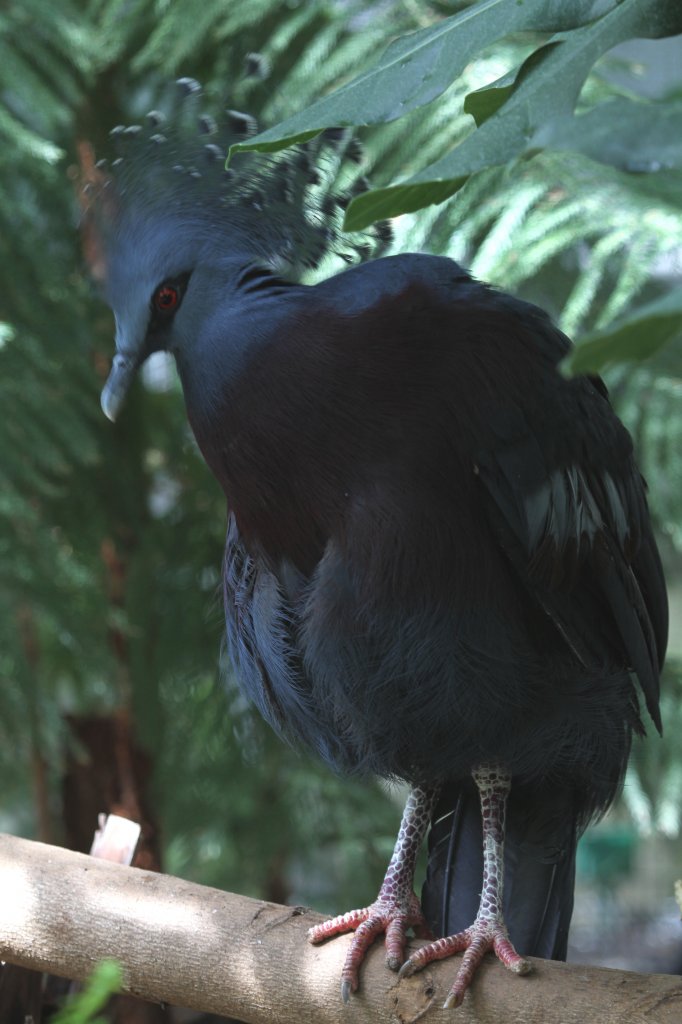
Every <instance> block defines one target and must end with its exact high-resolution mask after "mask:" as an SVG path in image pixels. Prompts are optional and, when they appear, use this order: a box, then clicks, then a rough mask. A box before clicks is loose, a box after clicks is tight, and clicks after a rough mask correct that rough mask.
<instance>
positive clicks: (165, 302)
mask: <svg viewBox="0 0 682 1024" xmlns="http://www.w3.org/2000/svg"><path fill="white" fill-rule="evenodd" d="M179 301H180V295H179V293H178V290H177V288H173V286H172V285H170V284H162V285H161V287H160V288H157V289H156V292H155V293H154V306H155V307H156V309H157V310H158V311H159V313H172V312H173V310H174V309H175V308H176V307H177V305H178V302H179Z"/></svg>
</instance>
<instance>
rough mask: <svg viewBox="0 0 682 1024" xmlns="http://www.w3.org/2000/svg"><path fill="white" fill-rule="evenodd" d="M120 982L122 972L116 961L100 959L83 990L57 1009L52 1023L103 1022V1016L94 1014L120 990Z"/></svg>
mask: <svg viewBox="0 0 682 1024" xmlns="http://www.w3.org/2000/svg"><path fill="white" fill-rule="evenodd" d="M122 984H123V974H122V971H121V965H120V964H119V963H118V961H117V960H102V961H100V963H98V964H97V966H96V967H95V968H94V969H93V971H92V974H91V975H90V977H89V978H88V980H87V981H86V982H85V983H84V985H83V991H82V992H79V993H78V995H77V996H74V998H73V999H72V1000H71V1001H70V1002H69V1005H68V1006H65V1007H64V1009H63V1010H60V1011H59V1013H58V1014H57V1015H56V1017H55V1018H54V1024H104V1018H103V1017H96V1016H95V1014H96V1013H99V1011H100V1010H101V1009H103V1008H104V1006H105V1005H106V1003H107V1002H108V1001H109V999H110V998H111V997H112V996H113V995H114V994H115V993H116V992H118V991H120V989H121V986H122Z"/></svg>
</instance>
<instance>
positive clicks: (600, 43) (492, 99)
mask: <svg viewBox="0 0 682 1024" xmlns="http://www.w3.org/2000/svg"><path fill="white" fill-rule="evenodd" d="M677 32H682V4H681V3H680V2H679V0H623V2H622V3H620V4H619V5H618V7H616V8H615V9H613V10H611V11H610V12H609V13H608V14H606V15H605V16H604V17H602V18H601V19H600V20H599V21H598V22H596V23H593V24H590V25H586V26H584V27H582V28H579V29H575V30H574V31H572V32H568V33H565V34H563V35H562V36H560V37H559V38H557V39H555V40H552V43H558V44H559V45H548V46H545V47H543V48H542V50H540V51H538V52H536V53H535V54H533V55H532V56H531V57H530V58H529V59H528V61H526V63H525V65H524V66H523V68H522V69H521V70H520V72H519V74H518V75H517V76H516V79H515V80H514V82H513V83H511V84H510V83H509V82H508V81H503V82H497V83H495V85H494V86H493V87H492V89H493V90H495V91H494V92H493V93H492V94H491V95H489V96H486V91H485V90H481V91H479V92H478V93H476V94H475V97H474V96H472V97H471V98H470V100H469V108H470V109H471V110H472V111H473V112H474V113H475V114H476V117H477V118H478V120H479V122H480V126H479V127H478V129H477V130H476V131H474V132H472V134H471V135H469V136H467V138H466V139H465V140H464V141H463V142H462V143H461V144H460V145H459V146H458V147H457V148H456V149H454V150H453V151H452V152H450V153H448V154H447V155H446V156H444V157H443V158H442V159H440V160H438V161H437V162H436V163H434V164H432V165H431V166H430V167H427V168H426V169H425V170H423V171H421V172H420V173H419V174H416V175H415V176H414V177H412V178H410V179H408V180H407V181H406V182H404V183H403V184H400V185H395V186H391V187H389V188H385V189H378V190H376V191H374V192H368V193H365V194H364V195H361V196H358V197H357V198H356V199H355V200H354V201H353V202H352V203H351V205H350V207H349V209H348V212H347V216H346V228H347V229H348V230H357V229H359V228H361V227H364V226H366V225H367V224H370V223H372V221H375V220H379V219H382V218H386V217H392V216H396V215H398V214H400V213H406V212H411V211H414V210H417V209H420V208H421V207H423V206H427V205H429V204H431V203H440V202H443V200H445V199H447V198H448V197H449V196H451V195H453V194H454V193H455V192H456V191H457V190H458V189H459V188H461V186H462V185H463V184H464V182H465V181H466V180H467V178H468V177H470V175H472V174H475V173H476V172H477V171H481V170H483V169H484V168H486V167H490V166H496V165H500V164H504V163H507V162H509V161H511V160H514V159H518V158H519V157H522V156H524V155H529V154H532V153H536V152H538V151H539V150H541V149H546V148H560V149H575V150H584V151H585V152H587V153H589V155H590V156H592V157H594V158H596V159H600V160H603V161H604V162H609V163H610V162H614V163H615V164H616V166H619V167H625V168H627V169H634V168H635V167H637V166H638V162H639V169H642V165H647V166H646V169H651V164H652V156H651V151H652V141H653V142H654V144H655V143H656V142H658V141H660V139H661V133H662V132H663V126H661V128H660V129H657V128H655V127H654V126H653V124H652V123H651V122H653V121H654V120H656V119H657V118H658V117H659V116H660V115H661V111H660V109H659V108H657V107H656V106H655V105H653V104H651V105H649V110H648V112H645V111H646V107H645V105H638V104H635V103H630V104H626V103H625V101H618V102H620V103H621V106H620V107H617V108H614V107H613V105H612V104H608V105H606V107H605V108H604V109H601V108H597V110H596V111H594V112H591V113H590V114H588V115H584V116H583V117H578V118H576V117H574V115H573V109H574V107H575V104H576V101H577V99H578V96H579V94H580V90H581V88H582V86H583V83H584V81H585V79H586V77H587V75H588V73H589V71H590V69H591V68H592V66H593V64H594V62H595V61H596V60H597V59H598V58H599V57H600V56H601V55H602V54H604V53H605V52H606V51H607V50H610V49H612V48H613V47H614V46H616V45H617V44H618V43H621V42H623V41H624V40H626V39H631V38H634V37H644V38H660V37H662V36H666V35H673V34H675V33H677ZM500 90H502V96H501V97H500ZM505 100H506V102H505ZM614 110H615V111H617V112H618V113H621V114H627V116H629V115H630V114H632V115H633V116H634V117H635V118H636V120H637V123H638V124H640V126H641V125H642V124H643V123H644V122H646V121H647V119H648V125H647V132H646V133H644V132H642V133H640V134H639V135H638V134H637V132H636V131H635V130H634V128H633V129H632V130H630V129H629V127H628V125H627V123H623V124H621V122H620V121H618V122H615V123H611V124H610V125H609V122H608V117H609V111H611V112H612V113H613V112H614ZM585 118H587V121H586V120H585ZM668 118H669V119H671V120H672V124H674V125H679V108H673V110H672V111H671V112H670V114H669V115H666V119H668ZM621 128H622V129H623V130H624V136H625V140H624V142H623V144H622V145H619V144H618V142H616V141H614V140H613V138H611V136H617V135H618V133H619V132H620V130H621ZM666 128H667V130H668V131H670V130H671V128H672V125H671V124H670V123H668V124H667V125H666ZM628 144H629V145H630V146H631V149H630V150H626V147H627V145H628ZM639 147H642V155H641V156H640V155H638V151H639ZM681 150H682V144H681V143H680V136H679V134H678V135H677V137H676V138H674V139H668V140H667V144H666V157H665V159H666V161H669V160H670V159H675V160H677V161H679V158H680V151H681Z"/></svg>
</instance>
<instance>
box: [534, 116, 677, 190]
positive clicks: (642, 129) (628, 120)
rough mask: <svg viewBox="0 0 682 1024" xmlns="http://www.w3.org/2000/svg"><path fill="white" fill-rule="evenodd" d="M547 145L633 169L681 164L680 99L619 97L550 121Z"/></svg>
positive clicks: (659, 167)
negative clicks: (651, 100)
mask: <svg viewBox="0 0 682 1024" xmlns="http://www.w3.org/2000/svg"><path fill="white" fill-rule="evenodd" d="M551 132H552V147H553V148H554V149H571V150H576V151H578V152H581V153H584V154H585V156H589V157H591V158H592V159H593V160H599V161H600V162H601V163H607V164H612V165H613V166H614V167H619V168H621V169H622V170H625V171H631V172H634V173H642V172H651V171H653V172H655V171H660V170H661V169H670V168H675V167H680V166H682V101H681V100H677V101H676V102H674V101H668V102H666V103H645V102H642V101H639V100H630V99H626V98H625V97H618V98H616V99H613V100H610V101H608V102H607V103H601V104H600V105H599V106H598V107H595V108H594V109H593V110H590V111H588V112H587V113H586V114H581V115H579V116H578V117H569V118H565V119H558V120H556V121H554V123H553V124H552V126H551Z"/></svg>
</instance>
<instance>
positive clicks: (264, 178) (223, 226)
mask: <svg viewBox="0 0 682 1024" xmlns="http://www.w3.org/2000/svg"><path fill="white" fill-rule="evenodd" d="M202 103H203V98H202V91H201V88H200V86H199V85H198V84H197V83H196V82H195V81H194V80H193V79H180V81H179V82H178V83H177V90H176V95H175V97H173V98H172V100H171V103H170V108H171V109H170V112H169V113H167V114H166V113H161V112H159V111H151V112H150V113H149V114H148V115H147V117H146V119H145V123H144V125H131V126H130V127H118V128H115V129H114V130H113V132H112V133H111V134H112V136H113V138H114V142H115V145H116V150H117V155H116V158H115V159H114V160H113V161H111V162H108V161H106V160H101V161H99V162H97V163H95V162H94V159H93V157H92V156H91V151H90V150H89V149H88V147H83V149H82V155H81V165H82V169H83V173H82V203H81V205H82V208H83V217H82V233H83V239H84V248H85V253H86V258H87V261H88V263H89V266H90V270H91V273H92V275H93V277H95V279H96V280H97V281H98V282H99V284H100V285H101V287H102V291H103V293H104V297H105V299H106V301H107V302H108V303H109V305H110V306H111V308H112V310H113V312H114V316H115V321H116V355H115V357H114V361H113V366H112V370H111V373H110V375H109V378H108V380H107V383H106V385H105V387H104V390H103V392H102V407H103V409H104V412H105V413H106V415H107V416H108V417H109V418H110V419H112V420H113V419H115V418H116V416H117V414H118V412H119V409H120V407H121V404H122V402H123V400H124V398H125V395H126V393H127V391H128V388H129V387H130V384H131V382H132V380H133V378H134V376H135V373H136V371H137V369H138V368H139V367H140V366H141V365H142V363H143V362H144V361H145V359H146V358H147V357H148V356H149V355H150V354H151V353H152V352H155V351H158V350H161V349H163V350H168V351H170V352H173V353H174V354H175V355H176V356H180V355H181V354H182V355H183V356H184V355H186V349H187V348H188V347H191V345H192V344H193V343H194V342H195V340H196V337H197V334H198V333H199V332H200V329H201V323H202V320H203V318H205V317H206V316H207V315H209V314H210V313H211V311H212V306H215V302H216V300H217V299H218V298H220V300H221V301H225V300H227V301H229V299H230V288H231V286H232V287H234V284H235V281H236V279H237V278H238V277H239V274H240V273H243V271H244V268H245V267H248V266H249V265H256V266H261V267H263V268H267V269H270V270H273V271H275V272H277V273H278V274H280V275H281V274H284V275H286V276H289V277H293V278H297V277H299V276H300V275H301V274H302V273H303V272H304V271H306V270H310V269H315V268H317V267H318V266H319V264H320V262H321V261H322V259H323V258H324V257H325V256H327V255H328V254H334V253H335V254H336V255H338V256H340V257H341V258H342V259H344V260H345V261H346V262H351V261H354V260H356V259H357V258H363V257H366V256H368V255H373V254H376V252H377V251H378V250H379V249H380V248H381V247H382V246H385V244H386V243H387V242H388V240H389V232H388V230H387V228H386V226H385V225H377V226H376V227H375V228H374V229H373V231H372V232H371V233H368V234H366V235H364V236H360V237H356V238H355V239H354V240H353V241H349V240H348V239H347V238H344V237H343V236H342V235H341V232H340V223H341V220H342V217H343V210H344V208H345V206H346V205H347V204H348V202H349V200H350V197H351V195H352V194H353V193H357V192H358V191H361V190H362V189H363V188H366V187H367V185H366V179H364V178H362V177H361V176H360V171H359V163H360V161H361V153H360V151H359V148H358V147H357V145H356V143H355V142H354V140H352V139H351V138H350V136H349V135H348V133H347V132H345V131H341V130H339V131H336V130H332V131H328V132H326V133H324V134H323V135H321V136H319V137H318V138H317V139H315V140H313V141H312V142H310V143H307V144H306V145H305V146H301V147H297V148H296V149H295V150H289V151H288V152H286V153H285V154H275V155H261V154H253V153H244V154H238V155H237V157H236V158H235V159H234V160H233V161H232V162H231V164H230V167H229V168H226V167H225V160H226V155H227V151H228V149H229V147H230V145H232V144H233V143H234V142H237V141H240V140H243V139H244V138H245V137H248V136H250V135H252V134H253V133H254V132H255V131H256V130H257V128H256V123H255V121H254V119H253V118H252V117H250V116H249V115H247V114H241V113H238V112H236V111H233V110H228V111H227V112H226V114H225V115H224V116H223V118H222V121H221V123H220V124H219V123H218V122H217V121H216V120H215V119H214V118H213V117H212V116H211V115H210V114H207V113H205V112H203V108H202V106H201V104H202Z"/></svg>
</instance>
